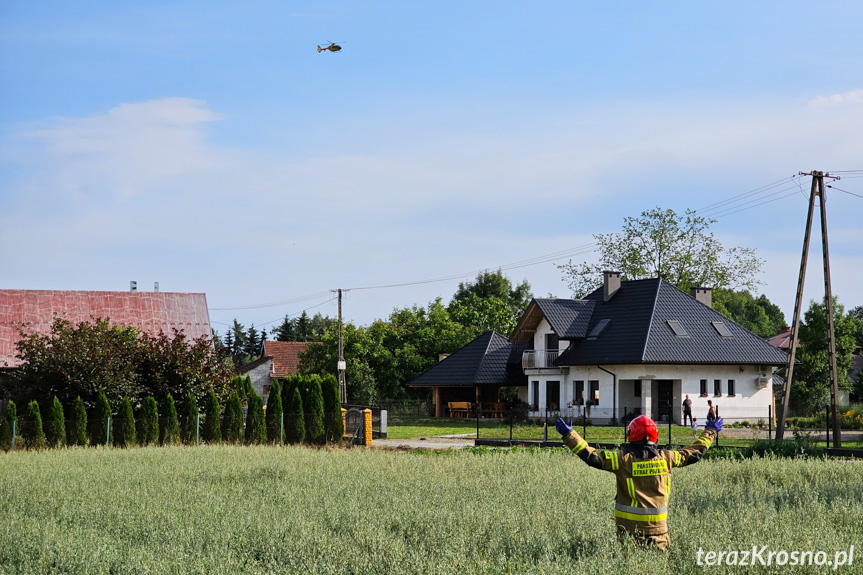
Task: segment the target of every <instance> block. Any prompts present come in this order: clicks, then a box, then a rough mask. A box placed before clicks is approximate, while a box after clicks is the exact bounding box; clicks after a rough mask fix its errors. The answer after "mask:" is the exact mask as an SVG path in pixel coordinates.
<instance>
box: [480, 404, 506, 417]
mask: <svg viewBox="0 0 863 575" xmlns="http://www.w3.org/2000/svg"><path fill="white" fill-rule="evenodd" d="M503 411H504V403H503V402H502V401H488V402H486V403H483V404H482V414H483V415H484V416H485V417H497V418H501V417H503Z"/></svg>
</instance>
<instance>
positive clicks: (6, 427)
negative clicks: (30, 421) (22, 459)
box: [0, 400, 20, 451]
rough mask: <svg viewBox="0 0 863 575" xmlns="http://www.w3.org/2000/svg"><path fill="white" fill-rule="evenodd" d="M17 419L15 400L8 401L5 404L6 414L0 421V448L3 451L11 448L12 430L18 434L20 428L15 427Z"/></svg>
mask: <svg viewBox="0 0 863 575" xmlns="http://www.w3.org/2000/svg"><path fill="white" fill-rule="evenodd" d="M17 421H18V412H17V410H16V408H15V402H14V401H11V400H10V401H9V403H7V404H6V415H5V417H3V421H2V422H0V449H2V450H4V451H9V450H10V449H12V431H13V429H14V430H15V432H16V434H20V430H18V429H17V425H16V422H17Z"/></svg>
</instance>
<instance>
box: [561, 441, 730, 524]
mask: <svg viewBox="0 0 863 575" xmlns="http://www.w3.org/2000/svg"><path fill="white" fill-rule="evenodd" d="M715 437H716V432H714V431H713V430H712V429H705V430H704V432H702V434H701V436H700V437H699V438H698V439H697V440H696V442H695V443H693V444H692V445H691V446H689V447H687V448H685V449H680V450H677V451H672V450H668V449H658V448H657V447H656V446H655V445H651V444H643V443H626V444H624V445H623V446H621V449H620V450H618V451H600V450H597V449H594V448H592V447H590V446H589V445H588V444H587V441H585V440H584V439H583V438H582V437H581V436H580V435H579V434H578V433H576V432H575V431H572V432H570V433H569V435H567V436H566V437H564V438H563V442H564V444H566V446H567V447H569V448H570V449H571V450H572V451H573V452H574V453H575V454H576V455H578V456H579V457H580V458H581V459H582V461H584V462H585V463H587V464H588V465H590V466H591V467H595V468H597V469H602V470H603V471H610V472H611V473H614V476H615V477H616V478H617V497H616V498H615V500H614V521H615V523H617V525H618V527H620V528H622V529H624V530H626V531H628V532H630V533H639V534H643V535H648V536H649V535H662V534H663V533H666V532H667V531H668V528H667V525H666V517H667V515H668V496H669V495H670V494H671V470H672V469H674V468H675V467H684V466H686V465H692V464H693V463H698V462H699V461H701V458H702V456H703V455H704V454H705V453H706V452H707V450H708V449H709V448H710V445H711V444H712V443H713V440H714V439H715Z"/></svg>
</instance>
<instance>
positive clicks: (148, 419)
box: [138, 395, 159, 445]
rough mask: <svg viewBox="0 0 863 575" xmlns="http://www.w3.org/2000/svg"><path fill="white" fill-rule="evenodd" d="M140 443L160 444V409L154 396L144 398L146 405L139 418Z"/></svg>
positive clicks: (143, 406) (142, 408)
mask: <svg viewBox="0 0 863 575" xmlns="http://www.w3.org/2000/svg"><path fill="white" fill-rule="evenodd" d="M138 443H140V444H141V445H158V444H159V407H158V406H157V405H156V399H155V398H154V397H153V396H152V395H148V396H147V397H146V398H144V405H142V406H141V414H140V415H139V416H138Z"/></svg>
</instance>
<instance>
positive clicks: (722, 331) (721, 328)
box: [710, 321, 731, 337]
mask: <svg viewBox="0 0 863 575" xmlns="http://www.w3.org/2000/svg"><path fill="white" fill-rule="evenodd" d="M710 323H712V324H713V327H714V328H715V329H716V331H717V332H719V335H721V336H722V337H731V332H730V331H728V328H727V327H726V326H725V324H724V323H723V322H721V321H712V322H710Z"/></svg>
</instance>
